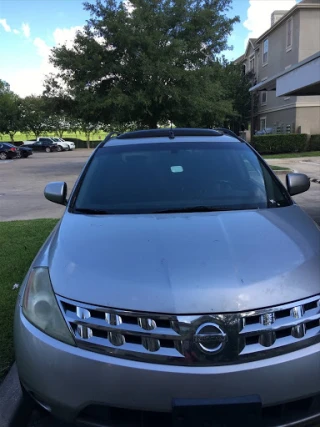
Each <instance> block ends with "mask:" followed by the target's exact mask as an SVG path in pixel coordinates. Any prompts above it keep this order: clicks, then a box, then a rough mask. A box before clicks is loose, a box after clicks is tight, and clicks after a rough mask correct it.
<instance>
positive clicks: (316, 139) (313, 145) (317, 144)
mask: <svg viewBox="0 0 320 427" xmlns="http://www.w3.org/2000/svg"><path fill="white" fill-rule="evenodd" d="M309 150H310V151H318V150H319V151H320V135H311V137H310V141H309Z"/></svg>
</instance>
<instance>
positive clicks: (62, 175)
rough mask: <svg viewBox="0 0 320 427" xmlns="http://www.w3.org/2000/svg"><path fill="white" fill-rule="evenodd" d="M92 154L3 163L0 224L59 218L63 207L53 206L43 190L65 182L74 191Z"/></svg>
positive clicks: (68, 153)
mask: <svg viewBox="0 0 320 427" xmlns="http://www.w3.org/2000/svg"><path fill="white" fill-rule="evenodd" d="M91 152H92V150H87V149H83V150H74V151H63V152H61V153H34V154H33V155H32V156H31V157H29V158H28V159H17V160H11V161H1V162H0V183H1V185H0V221H13V220H20V219H37V218H60V217H61V215H62V214H63V211H64V207H62V206H59V205H56V204H54V203H50V202H49V201H48V200H46V199H45V198H44V196H43V190H44V187H45V186H46V184H47V183H48V182H50V181H65V182H66V183H67V184H68V189H69V191H71V189H72V187H73V185H74V183H75V181H76V179H77V177H78V175H79V173H80V172H81V169H82V168H83V165H84V164H85V162H86V160H87V158H88V156H89V155H90V154H91Z"/></svg>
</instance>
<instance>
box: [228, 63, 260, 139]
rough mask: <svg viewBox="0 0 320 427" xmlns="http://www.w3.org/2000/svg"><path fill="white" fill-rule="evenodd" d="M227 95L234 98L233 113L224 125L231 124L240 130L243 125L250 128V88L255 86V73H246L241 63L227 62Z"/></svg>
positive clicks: (236, 130)
mask: <svg viewBox="0 0 320 427" xmlns="http://www.w3.org/2000/svg"><path fill="white" fill-rule="evenodd" d="M224 78H225V87H226V96H227V98H228V99H231V100H232V114H230V115H229V116H228V117H227V118H226V120H225V123H224V125H227V126H230V127H231V128H232V130H234V131H235V132H238V131H239V130H240V129H241V127H242V126H244V127H245V128H246V129H248V124H249V123H250V118H251V94H250V92H249V89H250V87H251V86H253V81H254V78H255V76H254V74H253V73H252V72H249V73H247V74H245V73H244V72H243V68H242V66H241V65H240V64H225V72H224Z"/></svg>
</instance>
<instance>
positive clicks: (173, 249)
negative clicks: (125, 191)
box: [35, 205, 320, 314]
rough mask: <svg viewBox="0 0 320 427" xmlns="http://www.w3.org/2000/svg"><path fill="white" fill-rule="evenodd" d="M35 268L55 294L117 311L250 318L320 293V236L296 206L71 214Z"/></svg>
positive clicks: (49, 242) (50, 241) (38, 259)
mask: <svg viewBox="0 0 320 427" xmlns="http://www.w3.org/2000/svg"><path fill="white" fill-rule="evenodd" d="M35 265H48V266H49V271H50V276H51V280H52V285H53V288H54V291H55V292H56V293H57V294H59V295H61V296H63V297H65V298H69V299H72V300H76V301H81V302H85V303H88V304H93V305H101V306H106V307H114V308H120V309H128V310H137V311H147V312H158V313H172V314H200V313H222V312H235V311H242V310H252V309H257V308H263V307H267V306H273V305H277V304H282V303H287V302H291V301H295V300H299V299H303V298H306V297H309V296H312V295H315V294H317V293H319V292H320V232H319V230H318V228H317V226H316V225H315V223H314V222H313V221H312V220H311V219H310V218H309V217H308V216H307V215H306V214H305V213H304V212H303V211H302V210H301V209H300V208H299V207H298V206H296V205H293V206H290V207H287V208H277V209H266V210H258V211H236V212H220V213H192V214H174V215H173V214H159V215H116V216H115V215H110V216H92V215H91V216H90V215H79V214H70V213H68V212H66V213H65V215H64V217H63V218H62V221H61V222H60V223H59V225H58V226H57V227H56V229H55V231H54V232H53V233H52V235H51V237H50V238H49V239H48V241H47V243H46V244H45V245H44V247H43V249H42V251H41V252H40V254H39V256H38V258H37V260H36V262H35Z"/></svg>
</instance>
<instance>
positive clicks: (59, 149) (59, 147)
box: [57, 145, 62, 153]
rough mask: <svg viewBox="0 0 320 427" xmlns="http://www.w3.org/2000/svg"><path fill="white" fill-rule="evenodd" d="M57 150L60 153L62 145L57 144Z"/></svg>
mask: <svg viewBox="0 0 320 427" xmlns="http://www.w3.org/2000/svg"><path fill="white" fill-rule="evenodd" d="M57 151H58V153H60V151H62V147H61V145H58V147H57Z"/></svg>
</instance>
